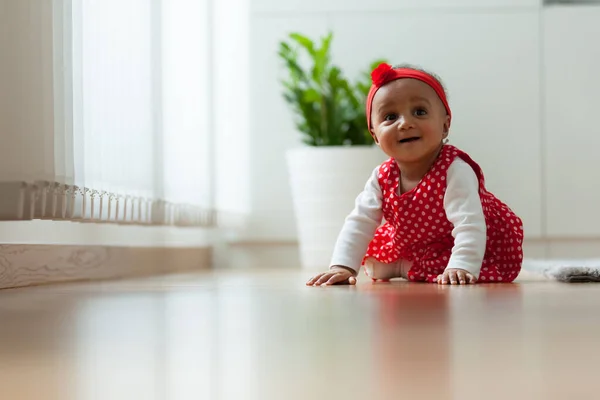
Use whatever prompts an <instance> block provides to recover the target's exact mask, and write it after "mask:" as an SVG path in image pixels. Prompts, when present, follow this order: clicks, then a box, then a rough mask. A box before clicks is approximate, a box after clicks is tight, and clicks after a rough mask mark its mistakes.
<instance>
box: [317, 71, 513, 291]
mask: <svg viewBox="0 0 600 400" xmlns="http://www.w3.org/2000/svg"><path fill="white" fill-rule="evenodd" d="M371 77H372V81H373V83H372V85H371V89H370V91H369V94H368V97H367V103H366V112H367V123H368V127H369V130H370V131H371V134H372V135H373V139H374V140H375V143H377V145H378V146H379V147H380V148H381V150H383V152H385V154H386V155H388V156H389V157H390V158H389V159H388V160H387V161H385V162H384V163H382V164H381V165H379V166H377V167H376V168H375V169H374V170H373V173H372V174H371V176H370V178H369V179H368V181H367V183H366V185H365V188H364V190H363V191H362V192H361V193H360V195H359V196H358V197H357V199H356V202H355V207H354V210H353V211H352V212H351V213H350V215H348V217H347V218H346V221H345V223H344V226H343V228H342V231H341V232H340V235H339V237H338V240H337V243H336V246H335V248H334V251H333V257H332V260H331V264H330V267H329V270H328V271H327V272H324V273H320V274H317V275H315V276H313V277H312V278H311V279H310V280H309V281H308V282H307V285H309V286H313V285H314V286H321V285H333V284H351V285H353V284H356V277H357V275H358V271H359V270H360V268H361V266H364V269H365V273H366V275H367V276H369V277H370V278H371V279H373V280H374V281H376V280H382V281H388V280H389V279H392V278H404V279H407V280H408V281H411V282H429V283H438V284H472V283H476V282H489V283H496V282H512V281H513V280H514V279H515V278H516V277H517V275H518V274H519V272H520V270H521V264H522V261H523V248H522V245H523V223H522V221H521V219H520V218H519V217H518V216H516V215H515V213H514V212H513V211H512V210H511V209H510V208H509V207H508V206H507V205H506V204H504V203H503V202H502V201H500V200H499V199H498V198H496V197H495V196H494V195H493V194H492V193H490V192H489V191H488V190H487V189H486V187H485V180H484V176H483V172H482V170H481V168H480V167H479V165H478V164H477V163H476V162H475V161H473V159H471V157H469V155H467V154H466V153H465V152H463V151H461V150H460V149H458V148H456V147H454V146H452V145H449V144H447V137H448V132H449V130H450V122H451V120H452V113H451V111H450V107H449V105H448V101H447V99H446V92H445V90H444V87H443V86H442V84H441V81H440V79H439V78H437V77H436V76H434V75H433V74H431V73H428V72H425V71H423V70H420V69H417V68H413V67H410V66H402V67H397V68H393V67H391V66H390V65H388V64H381V65H379V66H378V67H377V68H376V69H375V70H374V71H373V72H372V74H371ZM382 222H383V223H382Z"/></svg>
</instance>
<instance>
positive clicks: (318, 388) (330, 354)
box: [0, 271, 600, 400]
mask: <svg viewBox="0 0 600 400" xmlns="http://www.w3.org/2000/svg"><path fill="white" fill-rule="evenodd" d="M306 279H307V273H302V272H299V271H293V272H290V271H287V272H286V271H252V272H235V271H227V272H224V271H223V272H209V273H204V274H196V275H187V276H172V277H165V278H152V279H138V280H135V281H120V282H110V283H108V282H107V283H93V284H77V285H64V286H47V287H37V288H28V289H18V290H8V291H1V292H0V318H1V321H2V324H1V325H0V398H3V399H19V400H30V399H32V400H33V399H44V400H54V399H56V400H59V399H60V400H68V399H73V400H92V399H94V400H96V399H98V400H100V399H102V400H104V399H106V400H109V399H110V400H121V399H127V400H130V399H144V400H154V399H157V400H158V399H161V400H171V399H174V400H175V399H177V400H179V399H211V400H212V399H216V400H221V399H223V400H225V399H227V400H229V399H231V400H233V399H235V400H242V399H256V400H271V399H274V400H275V399H277V400H279V399H361V400H365V399H367V397H368V398H376V399H388V398H390V399H391V398H394V399H396V398H415V399H416V398H423V399H457V400H469V399H478V400H479V399H484V398H486V399H487V398H490V399H507V398H509V399H545V400H546V399H547V400H550V399H566V398H578V399H593V398H598V396H600V395H599V390H598V389H597V387H596V386H597V379H598V378H597V377H598V371H599V368H598V362H599V361H600V285H598V284H560V283H555V282H548V281H536V280H535V279H529V280H522V282H521V283H517V284H513V285H477V286H472V287H439V286H435V285H426V284H409V283H407V282H404V281H393V282H391V283H388V284H385V283H377V284H372V283H371V282H370V281H367V280H366V279H364V278H362V277H361V280H360V281H359V284H358V285H357V286H356V287H341V286H338V287H329V288H312V287H305V286H304V282H305V280H306Z"/></svg>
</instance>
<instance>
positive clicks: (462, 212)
mask: <svg viewBox="0 0 600 400" xmlns="http://www.w3.org/2000/svg"><path fill="white" fill-rule="evenodd" d="M446 179H447V182H446V194H445V197H444V208H445V210H446V216H447V217H448V220H449V221H450V222H452V224H453V225H454V229H453V230H452V236H453V237H454V247H453V248H452V255H451V256H450V261H449V262H448V266H447V267H446V270H445V272H444V274H443V276H440V277H439V281H441V282H440V283H461V282H454V281H456V280H459V281H460V280H466V282H464V283H473V282H474V281H475V280H476V279H478V278H479V272H480V270H481V263H482V262H483V257H484V255H485V248H486V239H487V230H486V224H485V216H484V214H483V208H482V205H481V198H480V196H479V180H478V178H477V175H476V174H475V171H473V168H472V167H471V166H470V165H469V164H467V163H466V162H465V161H463V160H462V159H461V158H456V160H455V161H454V162H453V163H452V164H451V165H450V167H449V168H448V174H447V178H446ZM457 272H458V273H457ZM465 272H466V273H465ZM468 274H470V275H471V276H472V277H473V278H472V279H469V278H470V277H469V276H468ZM444 280H445V282H444ZM448 280H450V282H448Z"/></svg>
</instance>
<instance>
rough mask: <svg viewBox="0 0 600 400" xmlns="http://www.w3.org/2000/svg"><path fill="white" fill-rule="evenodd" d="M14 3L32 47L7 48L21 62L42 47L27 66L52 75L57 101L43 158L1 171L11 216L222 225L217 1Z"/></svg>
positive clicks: (52, 96)
mask: <svg viewBox="0 0 600 400" xmlns="http://www.w3.org/2000/svg"><path fill="white" fill-rule="evenodd" d="M9 3H10V4H8V3H7V4H5V6H6V8H4V9H3V10H2V11H3V12H10V15H11V18H15V17H19V16H20V17H22V18H23V20H24V21H25V22H27V24H28V25H22V24H21V25H19V24H18V23H17V22H18V21H17V22H15V23H14V24H13V25H9V26H8V28H6V29H8V30H10V29H12V32H13V33H14V32H17V33H18V34H17V35H16V36H19V37H20V38H21V43H19V41H18V40H14V41H12V42H10V43H9V42H6V43H4V44H3V47H4V48H6V49H8V51H9V53H10V51H11V50H12V54H13V55H14V56H15V57H16V58H17V61H19V57H21V56H22V53H23V50H20V47H19V46H22V45H26V44H27V43H29V44H31V43H34V44H36V45H37V46H38V47H39V48H38V49H37V50H39V51H34V50H35V49H34V50H31V51H32V53H31V57H32V59H29V60H25V59H21V60H20V61H21V62H23V63H25V62H34V61H35V60H34V58H36V57H37V59H38V61H41V63H40V64H39V65H40V66H39V68H40V69H41V70H40V71H32V73H31V76H33V75H34V74H35V73H36V72H37V73H39V72H41V73H42V78H41V79H42V83H43V84H42V85H41V87H40V89H41V90H42V91H41V93H42V95H41V96H42V97H43V96H44V94H45V96H46V97H45V99H46V101H44V103H43V106H41V108H40V110H41V109H42V108H43V110H42V111H40V115H42V116H44V117H43V118H42V119H41V120H40V122H39V124H38V125H39V126H38V127H35V132H36V135H37V136H34V137H31V138H29V139H28V144H27V145H28V146H33V147H38V148H39V151H38V153H39V154H43V155H42V158H43V160H41V161H39V160H38V165H37V167H38V168H37V169H31V170H30V171H28V172H27V173H23V174H19V173H13V174H12V175H8V174H5V175H4V176H2V177H1V178H2V179H0V180H1V181H2V188H1V190H2V193H3V194H6V196H3V198H4V200H3V201H0V209H1V212H0V218H1V219H35V218H42V219H46V218H47V219H57V220H61V219H63V220H72V221H90V222H113V223H133V224H174V225H193V226H209V225H212V224H213V223H214V222H215V215H216V214H215V210H214V208H215V207H214V182H213V175H214V171H213V169H214V167H213V165H214V160H213V159H212V157H213V156H212V154H213V152H212V151H211V148H212V145H213V138H212V137H211V134H210V132H211V131H212V129H211V116H212V109H211V104H212V102H211V79H210V77H211V62H210V60H211V51H212V50H211V24H210V15H211V4H210V2H209V0H193V1H192V0H162V1H161V0H126V1H123V0H102V1H98V0H52V1H46V0H43V1H40V0H19V2H9ZM43 3H45V4H43ZM5 15H8V14H5ZM0 18H2V17H0ZM17 20H18V18H17ZM23 20H22V21H21V22H23ZM3 22H4V21H3ZM27 28H33V29H34V30H35V29H37V32H34V33H35V34H37V35H39V36H35V35H34V36H32V34H31V32H29V33H28V32H27ZM6 33H11V32H6ZM17 61H15V65H17ZM16 72H17V71H16V69H15V74H16ZM7 76H8V75H7V74H4V77H5V81H6V83H7V85H8V87H9V89H10V87H13V88H14V92H15V93H16V92H17V90H22V89H23V88H22V87H20V88H17V85H18V84H19V82H14V83H13V84H12V85H13V86H10V85H11V83H10V82H9V81H8V80H7V79H6V77H7ZM44 85H45V86H44ZM29 93H30V95H31V96H30V97H31V98H32V99H33V98H34V96H33V95H32V94H33V93H34V90H31V91H30V92H29ZM15 115H17V114H11V116H10V118H12V119H11V120H10V121H8V122H7V123H6V125H7V126H6V127H5V128H6V129H7V131H13V132H17V131H18V129H16V128H19V126H20V125H19V124H20V122H19V121H21V120H20V119H17V116H15ZM21 117H22V118H26V117H25V115H24V114H23V115H21ZM21 117H19V118H21ZM11 121H12V125H11ZM32 126H33V125H32ZM39 127H42V128H43V129H38V128H39ZM12 140H13V142H12V144H13V145H14V144H18V143H20V142H19V140H22V139H19V138H17V137H15V138H13V139H12ZM15 150H16V148H15V147H14V146H13V151H15ZM4 152H7V151H6V150H4ZM29 154H30V156H32V154H33V153H32V152H30V153H29ZM32 157H33V156H32ZM35 157H36V158H39V156H35ZM16 158H17V157H15V160H14V161H15V163H14V165H17V162H18V160H17V159H16ZM15 171H16V169H15ZM11 178H14V179H11Z"/></svg>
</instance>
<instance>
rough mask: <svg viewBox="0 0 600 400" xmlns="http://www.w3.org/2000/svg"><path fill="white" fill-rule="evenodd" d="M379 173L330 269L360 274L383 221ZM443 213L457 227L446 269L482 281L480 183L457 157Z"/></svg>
mask: <svg viewBox="0 0 600 400" xmlns="http://www.w3.org/2000/svg"><path fill="white" fill-rule="evenodd" d="M378 173H379V166H378V167H377V168H375V169H374V170H373V173H372V174H371V177H370V178H369V180H368V181H367V183H366V185H365V188H364V190H363V191H362V192H361V193H360V194H359V195H358V197H357V198H356V201H355V206H354V209H353V210H352V212H351V213H350V214H349V215H348V217H347V218H346V221H345V223H344V226H343V228H342V230H341V232H340V235H339V236H338V239H337V243H336V245H335V248H334V251H333V256H332V259H331V264H330V265H331V266H335V265H340V266H345V267H348V268H351V269H353V270H354V271H356V272H357V273H358V271H359V270H360V266H361V262H362V259H363V257H364V255H365V253H366V251H367V248H368V246H369V243H370V242H371V240H372V239H373V236H374V234H375V231H376V230H377V228H378V227H379V226H380V225H381V222H382V220H383V207H382V205H383V195H382V191H381V187H380V186H379V181H378V179H377V175H378ZM444 210H445V212H446V216H447V218H448V220H449V221H450V222H451V223H452V224H453V225H454V228H453V230H452V236H453V237H454V247H453V248H452V255H451V257H450V260H449V262H448V265H447V267H446V268H460V269H464V270H466V271H469V272H470V273H471V274H473V275H474V276H475V277H476V278H479V272H480V269H481V263H482V261H483V257H484V254H485V247H486V238H487V232H486V224H485V217H484V215H483V208H482V206H481V199H480V197H479V181H478V179H477V175H475V171H473V169H472V168H471V166H470V165H469V164H467V163H466V162H465V161H463V160H462V159H461V158H458V157H457V158H456V159H455V160H454V161H453V162H452V164H451V165H450V167H449V168H448V172H447V176H446V193H445V195H444Z"/></svg>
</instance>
